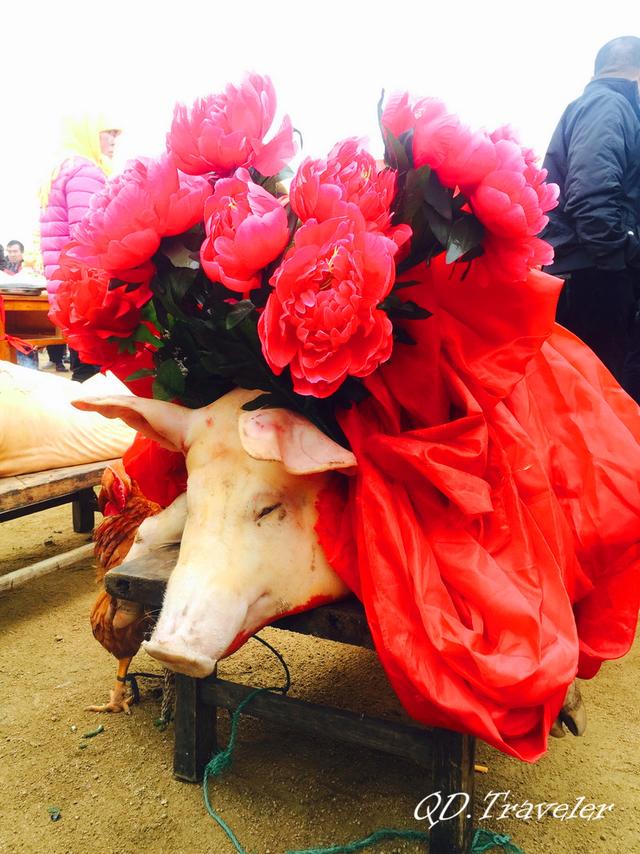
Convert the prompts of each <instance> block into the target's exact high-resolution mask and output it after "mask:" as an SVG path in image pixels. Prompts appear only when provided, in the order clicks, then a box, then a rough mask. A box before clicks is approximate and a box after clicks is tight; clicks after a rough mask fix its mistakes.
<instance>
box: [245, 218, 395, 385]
mask: <svg viewBox="0 0 640 854" xmlns="http://www.w3.org/2000/svg"><path fill="white" fill-rule="evenodd" d="M396 251H397V245H396V243H394V241H393V240H390V239H389V238H388V237H385V236H384V235H382V234H380V233H379V232H373V231H368V230H367V224H366V222H365V220H364V217H363V216H362V214H361V213H360V211H359V210H358V209H357V207H356V206H355V205H351V206H350V208H349V211H348V213H347V214H346V215H345V216H342V217H336V218H333V219H328V220H326V221H325V222H322V223H318V222H316V221H314V220H310V221H309V222H308V223H306V224H305V225H303V226H301V227H300V228H299V230H298V231H297V232H296V235H295V245H294V246H293V247H292V248H291V249H290V250H289V252H288V253H287V255H286V257H285V259H284V261H283V262H282V264H281V265H280V267H279V268H278V269H277V270H276V272H275V274H274V276H273V278H272V284H273V286H274V290H273V292H272V293H271V294H270V296H269V299H268V301H267V305H266V307H265V310H264V312H263V313H262V315H261V317H260V320H259V322H258V332H259V335H260V339H261V341H262V351H263V353H264V356H265V359H266V360H267V362H268V364H269V366H270V367H271V369H272V370H273V371H274V373H275V374H278V375H279V374H281V373H282V371H283V370H284V368H285V367H287V366H289V368H290V371H291V377H292V380H293V387H294V389H295V391H296V392H298V394H303V395H313V396H314V397H328V396H329V395H331V394H333V392H335V391H336V390H337V389H338V388H339V387H340V385H341V384H342V383H343V382H344V380H345V379H346V378H347V377H348V376H355V377H364V376H367V375H368V374H370V373H372V372H373V371H374V370H375V369H376V368H377V367H378V365H380V364H381V363H382V362H384V361H386V360H387V359H388V358H389V356H390V355H391V350H392V346H393V342H392V335H391V333H392V327H391V322H390V320H389V318H388V317H387V315H386V314H385V312H384V311H382V310H381V309H379V308H378V305H379V304H380V303H381V302H382V300H384V298H385V297H386V296H387V295H388V293H389V291H390V290H391V288H392V286H393V282H394V275H395V267H394V257H393V256H394V254H395V253H396Z"/></svg>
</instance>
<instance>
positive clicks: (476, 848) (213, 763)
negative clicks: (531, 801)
mask: <svg viewBox="0 0 640 854" xmlns="http://www.w3.org/2000/svg"><path fill="white" fill-rule="evenodd" d="M254 638H255V640H257V641H260V643H261V644H263V645H264V646H266V647H267V648H268V649H270V650H271V652H273V654H274V655H275V656H276V658H277V659H278V660H279V662H280V664H281V665H282V667H283V668H284V672H285V679H286V681H285V684H284V685H279V686H272V687H269V688H256V690H255V691H252V692H251V693H250V694H248V695H247V696H246V697H245V698H244V700H243V701H242V702H241V703H240V704H239V705H238V707H237V708H236V709H235V711H234V712H233V714H232V716H231V732H230V735H229V742H228V744H227V746H226V747H225V749H224V750H221V751H220V752H219V753H217V754H216V755H215V756H213V757H211V759H210V760H209V762H208V763H207V765H206V767H205V769H204V779H203V780H202V794H203V797H204V804H205V806H206V808H207V812H208V813H209V815H210V816H211V818H213V819H214V821H216V822H217V824H218V825H219V826H220V827H221V828H222V830H224V832H225V833H226V834H227V837H228V838H229V841H230V842H231V844H232V845H233V847H234V848H235V849H236V851H237V852H238V854H247V851H246V850H245V849H244V848H243V847H242V845H241V844H240V842H239V841H238V839H237V837H236V836H235V834H234V832H233V831H232V830H231V828H230V827H229V825H228V824H227V823H226V822H225V820H224V819H223V818H222V816H220V815H218V813H217V812H216V811H215V810H214V808H213V807H212V806H211V803H210V801H209V778H210V777H217V776H218V775H220V774H222V772H223V771H225V770H226V769H227V768H228V767H229V766H230V765H231V760H232V754H233V750H234V747H235V744H236V737H237V733H238V721H239V719H240V713H241V712H242V710H243V709H244V707H245V706H246V705H247V704H248V703H250V702H251V700H253V698H254V697H256V696H257V695H258V694H262V693H264V692H265V691H278V692H279V693H281V694H286V693H287V691H288V690H289V688H290V687H291V675H290V673H289V668H288V667H287V663H286V661H285V660H284V658H283V657H282V655H281V654H280V653H279V652H278V650H277V649H274V648H273V647H272V646H271V644H269V643H267V641H266V640H263V638H260V637H258V636H257V635H254ZM385 839H412V840H416V841H419V842H425V843H428V840H429V834H428V833H427V832H424V831H421V830H390V829H388V828H381V829H380V830H376V831H374V832H373V833H371V834H370V835H369V836H367V837H365V838H364V839H359V840H358V841H356V842H349V843H347V844H345V845H334V846H332V847H331V848H305V849H304V850H303V851H302V850H301V851H289V852H287V854H352V852H354V851H361V850H362V849H364V848H368V847H369V846H370V845H376V844H377V843H378V842H383V841H384V840H385ZM497 847H500V848H502V849H503V851H505V852H506V854H524V852H523V851H522V850H521V849H520V848H518V846H517V845H514V844H513V843H512V842H511V837H509V836H503V835H501V834H499V833H493V832H492V831H490V830H483V829H478V830H476V832H475V833H474V836H473V842H472V844H471V854H482V852H484V851H488V850H489V849H490V848H497Z"/></svg>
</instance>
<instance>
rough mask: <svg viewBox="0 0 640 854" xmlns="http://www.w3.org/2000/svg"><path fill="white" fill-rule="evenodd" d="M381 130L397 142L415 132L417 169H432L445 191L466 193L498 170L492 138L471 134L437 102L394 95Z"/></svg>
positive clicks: (403, 94) (383, 116)
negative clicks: (404, 135)
mask: <svg viewBox="0 0 640 854" xmlns="http://www.w3.org/2000/svg"><path fill="white" fill-rule="evenodd" d="M382 126H383V128H385V129H387V130H389V131H390V132H391V133H392V134H393V135H394V136H395V137H396V138H398V137H399V136H400V135H401V134H402V133H405V132H406V131H408V130H412V131H413V143H412V145H413V164H414V167H415V168H416V169H419V168H420V167H422V166H430V167H431V168H432V169H433V170H434V171H435V172H436V173H437V175H438V178H439V179H440V182H441V183H442V184H444V186H445V187H460V189H461V190H462V191H463V192H466V190H467V189H468V188H473V187H475V186H476V185H477V184H478V183H479V182H480V181H481V180H482V178H483V177H484V176H485V175H486V174H487V172H490V171H491V170H492V169H493V168H495V161H496V156H495V151H494V145H493V142H492V140H491V138H490V137H489V135H488V134H486V133H485V132H484V131H478V132H475V133H474V132H472V131H471V130H470V129H469V128H468V127H466V125H463V124H462V122H461V121H460V119H459V118H458V117H457V116H455V115H453V114H452V113H449V112H448V111H447V108H446V106H445V105H444V104H443V103H442V101H439V100H438V99H437V98H419V99H418V100H416V101H412V100H411V98H410V96H409V95H408V93H406V92H403V93H394V94H393V95H392V96H391V97H390V98H389V99H388V101H387V104H386V106H385V108H384V110H383V113H382Z"/></svg>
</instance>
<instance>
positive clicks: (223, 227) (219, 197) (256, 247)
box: [200, 169, 289, 293]
mask: <svg viewBox="0 0 640 854" xmlns="http://www.w3.org/2000/svg"><path fill="white" fill-rule="evenodd" d="M204 219H205V229H206V233H207V237H206V239H205V240H204V242H203V244H202V248H201V250H200V260H201V262H202V267H203V269H204V271H205V273H206V274H207V276H208V277H209V278H210V279H211V280H212V281H213V282H222V284H223V285H225V286H226V287H228V288H230V289H231V290H232V291H238V292H239V293H246V292H247V291H250V290H251V289H252V288H257V287H258V286H259V285H260V272H261V270H262V269H263V268H264V267H266V266H267V264H269V263H270V262H271V261H273V260H274V259H275V258H277V257H278V255H280V253H281V252H282V251H283V250H284V248H285V246H286V245H287V242H288V240H289V227H288V223H287V214H286V212H285V210H284V208H283V206H282V205H281V204H280V202H279V201H278V200H277V199H276V198H275V197H274V196H272V195H271V193H268V192H267V191H266V190H265V189H263V188H262V187H260V186H259V185H258V184H255V183H254V182H253V181H251V179H250V177H249V173H248V171H247V170H246V169H237V170H236V174H235V175H234V176H233V177H232V178H220V179H219V180H218V181H216V185H215V189H214V191H213V195H212V196H211V197H210V198H209V200H208V201H207V204H206V205H205V209H204Z"/></svg>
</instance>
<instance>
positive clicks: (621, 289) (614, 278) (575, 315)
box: [556, 268, 640, 403]
mask: <svg viewBox="0 0 640 854" xmlns="http://www.w3.org/2000/svg"><path fill="white" fill-rule="evenodd" d="M639 288H640V277H638V276H637V274H633V273H631V272H630V271H628V270H622V271H620V272H617V271H616V272H613V271H606V270H596V269H591V268H590V269H587V270H576V271H575V272H572V273H570V274H568V278H567V279H566V281H565V284H564V287H563V289H562V292H561V293H560V299H559V300H558V309H557V312H556V320H557V321H558V323H560V324H562V326H566V328H567V329H569V330H570V331H571V332H573V333H574V334H575V335H577V336H578V338H581V339H582V340H583V341H584V342H585V344H587V345H588V346H589V347H591V349H592V350H593V352H594V353H595V354H596V356H598V358H599V359H600V361H601V362H603V363H604V364H605V365H606V366H607V368H608V369H609V370H610V371H611V373H612V374H613V375H614V377H615V378H616V379H617V380H618V382H619V383H620V385H621V386H622V387H623V388H624V390H625V391H626V392H627V393H628V394H629V395H631V397H633V399H634V400H636V401H637V402H638V403H640V318H639V316H638V310H639V298H640V290H639Z"/></svg>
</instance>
